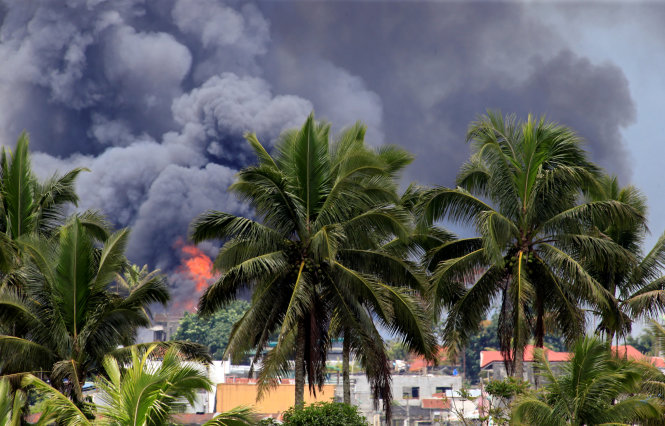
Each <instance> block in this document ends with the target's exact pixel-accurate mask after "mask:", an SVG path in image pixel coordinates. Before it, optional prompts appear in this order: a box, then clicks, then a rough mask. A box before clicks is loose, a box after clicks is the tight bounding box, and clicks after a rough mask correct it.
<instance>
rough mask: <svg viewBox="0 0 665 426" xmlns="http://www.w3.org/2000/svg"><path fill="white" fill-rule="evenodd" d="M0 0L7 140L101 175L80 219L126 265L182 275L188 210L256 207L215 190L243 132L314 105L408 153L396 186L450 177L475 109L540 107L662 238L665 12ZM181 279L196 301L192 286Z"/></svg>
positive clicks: (604, 6) (178, 287)
mask: <svg viewBox="0 0 665 426" xmlns="http://www.w3.org/2000/svg"><path fill="white" fill-rule="evenodd" d="M3 5H4V7H3V10H2V14H3V20H2V27H1V28H0V142H1V143H3V144H5V145H13V143H14V141H15V140H16V137H17V136H18V134H19V133H20V132H21V131H22V130H24V129H25V130H27V131H28V132H30V134H31V141H32V148H33V150H37V151H39V152H40V153H39V154H38V155H35V159H34V163H35V166H36V167H37V168H38V171H39V173H40V174H41V175H42V176H46V175H48V174H50V173H52V172H53V171H55V170H60V171H65V170H67V169H69V168H71V167H74V166H78V165H84V166H86V167H89V168H90V169H92V172H91V173H87V174H85V175H84V176H82V177H81V179H80V181H79V187H78V189H79V193H80V195H81V208H98V209H101V210H102V211H104V212H105V213H106V214H107V215H109V218H110V219H111V220H113V221H114V222H115V223H116V224H117V225H118V226H131V227H132V228H133V233H132V239H131V243H130V248H129V253H130V255H131V259H132V260H133V261H134V262H136V263H149V264H150V266H151V267H160V268H162V269H164V270H166V271H173V270H174V269H175V268H176V267H177V265H178V263H179V261H180V258H181V254H180V253H179V248H178V243H177V241H178V239H179V238H183V237H186V234H187V227H188V224H189V223H190V221H191V220H192V219H193V218H194V217H195V216H196V215H197V214H199V213H201V212H203V211H204V210H206V209H211V208H214V209H219V210H225V211H230V212H235V213H248V212H247V210H246V208H245V207H244V206H243V205H242V204H240V203H238V202H237V201H236V200H234V199H233V198H231V197H229V196H228V195H227V194H226V192H225V190H226V187H227V186H228V185H229V184H230V183H231V181H232V179H233V174H234V173H235V172H236V171H237V170H238V169H239V168H240V167H242V166H243V165H245V164H247V162H248V161H250V160H251V156H250V155H249V153H248V150H247V149H246V146H245V144H244V142H243V140H242V138H241V135H242V133H243V132H245V131H248V130H251V131H255V132H257V133H258V135H259V137H260V139H261V140H262V141H264V142H265V143H267V144H270V143H271V142H272V140H274V138H275V137H276V136H277V135H278V134H279V132H280V131H281V130H283V129H285V128H289V127H293V126H296V125H299V124H300V123H302V121H303V120H304V118H305V117H306V115H307V114H308V113H309V112H310V111H312V110H314V111H315V112H316V116H317V117H318V118H325V119H327V120H330V121H331V122H332V123H333V125H334V126H335V128H336V129H339V128H341V127H343V126H345V125H349V124H351V123H352V122H354V121H355V120H362V121H363V122H365V123H366V124H367V125H368V127H369V132H368V139H369V141H370V142H371V143H373V144H382V143H397V144H400V145H403V146H405V147H406V148H408V149H409V150H411V151H412V152H413V153H415V154H416V156H417V159H416V162H415V164H414V165H413V166H412V167H411V168H410V169H409V171H408V172H407V176H406V177H405V182H408V181H411V180H418V181H420V182H422V183H427V184H443V185H450V184H452V183H453V179H454V176H455V174H456V172H457V170H458V168H459V166H460V164H461V162H462V161H464V160H465V159H466V157H467V156H468V148H467V146H466V144H465V143H464V133H465V130H466V128H467V126H468V124H469V123H470V122H471V121H472V120H473V119H474V117H476V116H477V115H478V114H481V113H483V112H484V111H485V110H486V109H488V108H489V109H501V110H502V111H504V112H515V113H517V114H519V115H520V116H525V115H526V114H528V113H534V114H537V115H541V114H547V116H548V117H549V118H550V119H553V120H557V121H560V122H562V123H564V124H567V125H569V126H571V127H573V128H574V129H576V130H577V131H579V133H580V134H581V135H582V136H583V137H585V138H586V140H587V148H588V150H589V151H590V153H591V155H592V157H593V159H595V160H596V161H598V163H599V164H601V165H602V166H603V167H605V168H606V169H607V170H608V171H609V172H610V173H614V174H617V175H618V176H620V178H621V182H622V183H623V184H627V183H633V184H635V185H637V186H639V187H640V188H641V189H642V190H643V191H644V192H645V193H646V195H647V196H648V197H649V204H650V208H651V215H650V228H651V230H652V233H653V235H652V237H651V239H650V241H649V242H650V243H652V242H653V241H654V240H655V239H656V238H657V237H658V236H659V235H660V234H661V233H662V231H663V230H664V229H665V217H663V215H662V214H659V212H662V211H665V205H664V201H662V196H661V194H662V193H663V189H664V188H663V184H662V182H661V176H662V175H663V174H664V173H663V170H664V169H665V167H663V165H662V164H661V163H662V160H661V158H663V157H665V156H663V153H664V151H665V147H664V146H663V139H664V137H663V133H662V129H663V121H664V120H663V118H662V116H663V108H662V107H663V95H664V94H665V74H664V73H663V70H664V69H665V45H664V44H665V29H664V28H663V26H662V22H664V21H665V3H663V4H660V3H638V2H628V1H626V2H623V3H621V2H588V3H572V2H558V3H556V4H555V3H550V2H544V1H541V2H524V3H522V2H498V1H492V2H490V1H487V2H483V1H476V2H466V1H465V2H462V1H459V2H420V1H404V2H396V1H390V2H381V1H363V2H360V1H343V2H342V1H339V2H337V1H331V2H323V1H298V2H294V1H264V2H251V1H246V0H242V1H240V0H238V1H216V0H159V1H157V0H143V1H141V0H113V1H111V0H108V1H104V0H87V1H85V0H69V1H66V2H64V1H63V2H54V1H46V0H44V1H36V0H35V1H26V0H15V1H4V2H3ZM203 248H204V249H205V250H207V251H208V253H210V254H214V252H215V249H214V247H212V246H211V245H208V246H203ZM176 275H177V274H176ZM173 286H174V289H175V291H176V296H178V295H185V296H191V294H192V293H191V289H192V284H191V283H189V282H187V280H186V278H185V277H178V278H175V279H174V281H173ZM185 296H183V297H185Z"/></svg>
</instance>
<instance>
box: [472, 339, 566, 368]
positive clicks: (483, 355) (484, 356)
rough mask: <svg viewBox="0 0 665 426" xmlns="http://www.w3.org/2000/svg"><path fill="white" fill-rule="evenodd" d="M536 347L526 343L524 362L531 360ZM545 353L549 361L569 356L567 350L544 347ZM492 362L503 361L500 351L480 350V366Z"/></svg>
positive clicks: (557, 360)
mask: <svg viewBox="0 0 665 426" xmlns="http://www.w3.org/2000/svg"><path fill="white" fill-rule="evenodd" d="M535 348H536V347H535V346H533V345H526V347H525V348H524V358H523V359H524V362H533V361H534V357H533V353H534V349H535ZM545 353H546V354H547V360H548V361H549V362H563V361H568V359H569V358H570V353H569V352H555V351H553V350H550V349H547V348H545ZM493 362H503V356H502V355H501V351H481V352H480V368H484V367H485V366H487V365H489V364H491V363H493Z"/></svg>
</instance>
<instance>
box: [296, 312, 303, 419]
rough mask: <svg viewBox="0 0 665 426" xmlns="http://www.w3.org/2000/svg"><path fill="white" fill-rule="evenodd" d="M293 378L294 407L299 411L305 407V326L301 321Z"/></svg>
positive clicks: (297, 334) (297, 335) (297, 337)
mask: <svg viewBox="0 0 665 426" xmlns="http://www.w3.org/2000/svg"><path fill="white" fill-rule="evenodd" d="M295 376H296V389H295V392H296V395H295V407H296V408H297V409H300V408H302V407H303V406H304V405H305V324H304V322H303V321H300V323H299V324H298V331H297V333H296V359H295Z"/></svg>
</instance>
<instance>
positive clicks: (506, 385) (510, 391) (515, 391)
mask: <svg viewBox="0 0 665 426" xmlns="http://www.w3.org/2000/svg"><path fill="white" fill-rule="evenodd" d="M528 388H529V382H527V381H524V380H517V379H515V378H514V377H508V378H506V379H505V380H490V382H489V383H487V384H486V385H485V391H486V392H487V393H488V394H490V395H491V396H494V397H497V398H503V399H512V398H514V397H516V396H518V395H522V394H523V393H524V392H526V390H527V389H528Z"/></svg>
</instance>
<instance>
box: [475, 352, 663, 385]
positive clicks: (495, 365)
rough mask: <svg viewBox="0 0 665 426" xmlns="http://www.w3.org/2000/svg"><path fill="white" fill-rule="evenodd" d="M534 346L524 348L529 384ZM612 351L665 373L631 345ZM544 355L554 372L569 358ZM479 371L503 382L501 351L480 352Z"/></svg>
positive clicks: (658, 361)
mask: <svg viewBox="0 0 665 426" xmlns="http://www.w3.org/2000/svg"><path fill="white" fill-rule="evenodd" d="M535 349H536V348H535V346H533V345H527V346H526V347H525V348H524V358H523V359H524V379H525V380H527V381H529V382H530V383H532V384H534V383H535V376H534V371H533V366H534V361H535V358H534V350H535ZM612 351H613V352H614V353H616V354H617V355H618V356H619V357H626V358H628V359H632V360H636V361H647V362H650V363H652V364H653V365H654V366H655V367H657V368H659V369H661V371H665V360H664V359H663V358H661V357H652V356H648V355H644V354H642V353H641V352H640V351H638V350H637V349H635V348H634V347H633V346H631V345H621V346H612ZM545 354H546V356H547V360H548V361H549V363H550V365H552V369H553V370H556V369H557V368H558V366H559V365H561V364H562V363H564V362H566V361H568V360H569V359H570V357H571V353H570V352H556V351H553V350H550V349H547V348H546V349H545ZM480 371H481V376H482V377H486V378H489V379H494V380H503V379H504V378H506V377H507V373H506V366H505V364H504V359H503V355H502V354H501V351H481V352H480Z"/></svg>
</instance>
